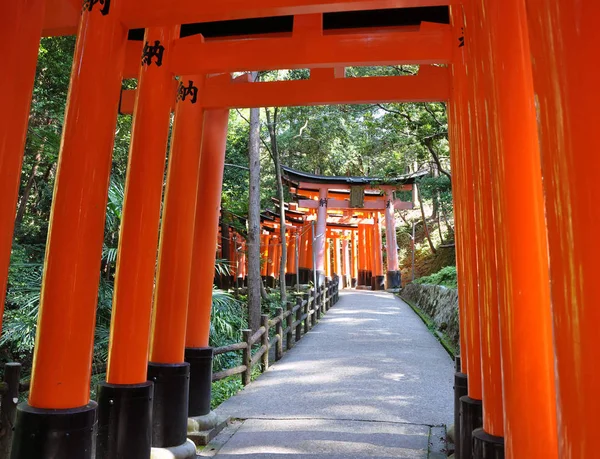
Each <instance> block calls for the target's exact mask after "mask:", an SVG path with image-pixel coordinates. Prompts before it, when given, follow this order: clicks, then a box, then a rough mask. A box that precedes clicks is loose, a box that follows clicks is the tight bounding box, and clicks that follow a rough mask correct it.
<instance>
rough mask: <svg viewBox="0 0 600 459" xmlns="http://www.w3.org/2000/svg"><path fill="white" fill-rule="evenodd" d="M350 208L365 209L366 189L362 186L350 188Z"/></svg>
mask: <svg viewBox="0 0 600 459" xmlns="http://www.w3.org/2000/svg"><path fill="white" fill-rule="evenodd" d="M350 207H352V208H354V209H362V208H363V207H365V188H364V187H362V186H353V187H350Z"/></svg>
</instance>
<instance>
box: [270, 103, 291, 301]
mask: <svg viewBox="0 0 600 459" xmlns="http://www.w3.org/2000/svg"><path fill="white" fill-rule="evenodd" d="M277 112H278V109H277V107H275V109H274V111H273V119H271V111H270V110H269V109H268V108H265V114H266V115H267V127H268V129H269V137H270V139H271V156H272V158H273V164H274V165H275V177H276V179H277V197H278V199H279V220H280V223H281V225H280V237H279V240H280V241H281V263H279V291H280V294H281V302H282V303H283V304H285V302H286V301H287V291H286V285H285V268H286V265H287V245H286V224H285V205H284V204H285V197H284V195H283V180H282V178H281V160H280V157H279V148H278V145H277V131H276V126H277Z"/></svg>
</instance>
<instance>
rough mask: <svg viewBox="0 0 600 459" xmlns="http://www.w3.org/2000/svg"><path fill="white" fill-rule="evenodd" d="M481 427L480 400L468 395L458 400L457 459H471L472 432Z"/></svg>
mask: <svg viewBox="0 0 600 459" xmlns="http://www.w3.org/2000/svg"><path fill="white" fill-rule="evenodd" d="M482 425H483V413H482V404H481V400H475V399H472V398H471V397H469V396H468V395H463V396H462V397H461V398H460V445H461V448H460V456H455V457H456V458H457V459H473V448H472V444H473V431H474V430H475V429H478V428H480V427H481V426H482Z"/></svg>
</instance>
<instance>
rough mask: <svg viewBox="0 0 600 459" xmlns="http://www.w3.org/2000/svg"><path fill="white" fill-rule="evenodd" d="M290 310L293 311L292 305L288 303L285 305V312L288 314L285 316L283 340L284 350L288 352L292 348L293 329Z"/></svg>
mask: <svg viewBox="0 0 600 459" xmlns="http://www.w3.org/2000/svg"><path fill="white" fill-rule="evenodd" d="M292 309H294V303H288V304H287V310H288V312H289V315H288V316H287V319H286V324H285V326H286V328H287V330H288V331H287V337H286V339H285V348H286V350H288V351H289V350H290V349H291V348H292V347H294V331H293V330H292V328H293V324H294V315H293V313H292Z"/></svg>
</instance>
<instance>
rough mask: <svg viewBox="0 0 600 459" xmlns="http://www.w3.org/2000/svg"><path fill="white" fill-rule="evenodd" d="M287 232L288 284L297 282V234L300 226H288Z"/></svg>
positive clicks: (286, 276)
mask: <svg viewBox="0 0 600 459" xmlns="http://www.w3.org/2000/svg"><path fill="white" fill-rule="evenodd" d="M288 230H289V231H288V232H287V260H286V275H285V278H286V279H285V283H286V285H289V286H292V285H295V284H296V250H297V249H298V248H297V247H296V234H297V231H298V228H294V227H288Z"/></svg>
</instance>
